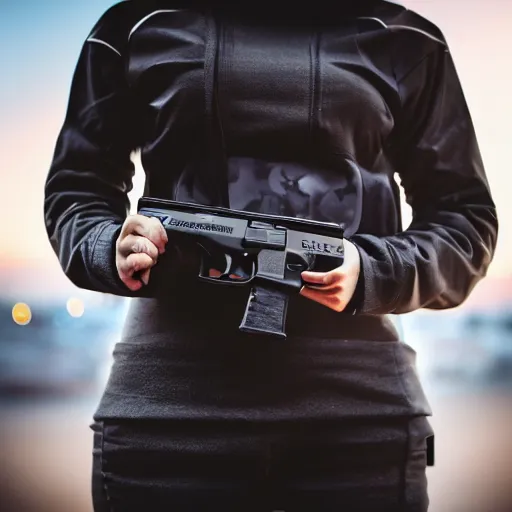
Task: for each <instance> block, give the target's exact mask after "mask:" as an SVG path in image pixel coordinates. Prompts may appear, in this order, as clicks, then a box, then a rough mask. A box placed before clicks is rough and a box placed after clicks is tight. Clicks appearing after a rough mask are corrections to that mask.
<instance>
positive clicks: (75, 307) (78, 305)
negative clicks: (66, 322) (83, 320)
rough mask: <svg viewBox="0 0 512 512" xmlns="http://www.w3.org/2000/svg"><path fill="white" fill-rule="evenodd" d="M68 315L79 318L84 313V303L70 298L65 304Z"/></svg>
mask: <svg viewBox="0 0 512 512" xmlns="http://www.w3.org/2000/svg"><path fill="white" fill-rule="evenodd" d="M66 309H67V310H68V313H69V314H70V315H71V316H72V317H74V318H80V317H81V316H82V315H83V314H84V311H85V306H84V303H83V302H82V301H81V300H80V299H76V298H71V299H69V300H68V301H67V303H66Z"/></svg>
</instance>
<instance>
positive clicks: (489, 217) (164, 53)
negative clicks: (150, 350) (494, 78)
mask: <svg viewBox="0 0 512 512" xmlns="http://www.w3.org/2000/svg"><path fill="white" fill-rule="evenodd" d="M186 5H188V6H189V5H191V3H190V2H187V3H186ZM273 5H274V7H275V2H274V3H273ZM278 5H279V7H280V9H281V8H282V9H283V10H280V9H277V8H274V7H272V8H271V7H268V8H267V7H266V4H265V3H261V4H258V8H253V9H250V10H247V9H242V8H239V9H237V10H233V9H228V8H226V7H225V8H222V9H220V8H218V9H213V12H214V14H215V16H213V17H212V15H211V14H212V13H211V12H210V10H208V9H203V8H199V7H198V8H191V7H184V8H178V7H179V4H177V3H173V2H169V1H160V2H135V1H125V2H121V3H119V4H117V5H115V6H114V7H112V8H111V9H110V10H109V11H108V12H106V13H105V14H104V16H102V18H101V19H100V21H99V22H98V23H97V24H96V26H95V27H94V29H93V30H92V32H91V34H90V36H89V37H88V38H87V40H86V42H85V44H84V46H83V50H82V52H81V55H80V58H79V62H78V65H77V68H76V72H75V75H74V79H73V84H72V89H71V96H70V101H69V108H68V112H67V116H66V120H65V122H64V126H63V128H62V131H61V133H60V136H59V138H58V141H57V146H56V150H55V155H54V158H53V162H52V164H51V169H50V172H49V175H48V179H47V182H46V188H45V219H46V227H47V230H48V235H49V237H50V240H51V243H52V244H53V247H54V248H55V251H56V252H57V254H58V257H59V260H60V263H61V265H62V267H63V269H64V271H65V272H66V275H67V276H68V277H69V279H71V280H72V281H73V282H74V283H75V284H76V285H77V286H79V287H83V288H87V289H90V290H97V291H101V292H107V293H113V294H118V295H123V296H128V297H129V296H134V295H141V293H140V292H139V293H137V294H132V293H131V292H130V291H129V290H128V289H127V288H126V287H125V286H124V285H123V283H122V282H121V281H120V280H119V279H118V277H117V274H116V268H115V261H114V245H115V240H116V237H117V236H118V234H119V230H120V226H121V224H122V223H123V220H124V218H125V216H126V214H127V211H128V207H129V205H128V198H127V193H128V192H129V190H130V188H131V180H132V175H133V169H134V167H133V164H132V162H131V161H130V153H131V152H132V150H134V149H137V148H140V149H141V155H142V162H143V165H144V169H145V172H146V174H147V182H146V187H145V194H146V195H149V196H155V197H162V198H171V199H178V200H188V201H196V202H199V203H202V204H212V203H216V201H217V197H216V195H215V187H213V188H212V183H213V184H215V179H216V178H215V179H213V180H212V178H211V176H203V175H202V174H201V172H200V170H198V169H199V167H200V163H201V157H200V156H198V155H203V156H204V155H205V152H204V148H205V147H206V145H205V143H204V133H205V130H204V127H205V117H207V116H205V112H206V113H208V112H209V111H210V110H211V109H209V105H208V104H207V103H206V102H205V84H207V83H208V80H209V79H210V78H211V76H213V77H214V78H213V80H214V84H213V87H214V89H215V91H216V93H217V101H218V112H217V114H218V115H217V116H216V120H217V125H216V126H218V127H222V130H219V133H221V134H222V140H221V141H220V142H219V143H220V144H221V145H222V149H223V151H224V154H225V155H226V156H227V160H228V169H227V170H226V178H227V180H228V182H229V203H230V206H231V207H233V208H237V209H246V210H253V211H260V212H265V213H274V214H283V215H293V216H302V217H309V218H314V219H317V220H325V221H335V222H344V223H345V224H346V226H347V238H350V240H352V242H353V243H354V244H355V245H356V246H357V247H358V249H359V252H360V255H361V262H362V271H361V277H360V280H359V285H358V290H357V293H356V295H355V297H354V299H353V301H352V303H351V305H350V308H349V312H350V313H355V314H356V315H382V314H387V313H404V312H408V311H413V310H416V309H418V308H434V309H443V308H451V307H454V306H458V305H459V304H461V303H462V302H463V301H464V300H465V298H466V297H467V296H468V294H469V293H470V292H471V290H472V289H473V287H474V286H475V284H476V283H477V282H478V281H479V280H480V279H481V278H482V277H483V276H484V275H485V273H486V270H487V268H488V265H489V263H490V262H491V259H492V255H493V251H494V249H495V244H496V238H497V231H498V223H497V218H496V211H495V206H494V203H493V200H492V198H491V193H490V191H489V186H488V183H487V180H486V176H485V172H484V167H483V165H482V161H481V157H480V152H479V149H478V146H477V142H476V139H475V132H474V129H473V125H472V121H471V118H470V114H469V112H468V107H467V105H466V101H465V99H464V95H463V91H462V89H461V85H460V83H459V79H458V76H457V72H456V69H455V66H454V63H453V60H452V56H451V54H450V52H449V49H448V46H447V44H446V42H445V39H444V37H443V35H442V33H441V32H440V31H439V29H438V28H437V27H436V26H434V25H433V24H432V23H430V22H429V21H427V20H425V19H424V18H422V17H420V16H419V15H417V14H415V13H414V12H411V11H410V10H407V9H406V8H404V7H402V6H399V5H397V4H395V3H392V2H385V1H369V2H338V3H336V5H335V6H334V7H329V8H327V7H325V8H320V9H319V8H318V5H317V2H315V3H314V7H310V8H309V10H308V11H300V10H297V9H296V8H294V7H290V6H291V5H292V4H290V3H288V5H286V6H285V5H284V4H282V3H281V4H279V3H278ZM285 7H286V8H285ZM213 20H215V21H213ZM217 43H218V44H217ZM215 57H216V58H215ZM209 59H212V60H210V61H209ZM205 61H206V62H207V63H209V62H212V61H213V62H215V63H216V65H215V66H213V67H212V66H205ZM205 70H206V71H207V73H205ZM395 176H399V177H400V179H401V182H402V185H403V187H404V190H405V193H406V197H407V200H408V202H409V204H410V205H411V207H412V210H413V214H414V215H413V221H412V224H411V225H410V226H409V227H408V229H406V230H403V229H402V226H401V220H400V208H399V189H398V186H397V185H396V182H395V180H394V178H395ZM144 293H148V292H147V291H145V292H142V294H144ZM302 300H303V301H305V299H302ZM301 307H303V310H304V311H305V313H304V315H306V317H307V315H308V313H307V311H309V309H308V308H311V309H310V311H312V312H317V311H318V310H317V309H315V307H316V306H314V305H313V304H312V303H310V302H309V301H308V305H307V306H305V305H303V306H301ZM312 314H313V313H311V314H310V317H309V318H311V319H315V318H316V317H315V316H311V315H312ZM315 314H316V313H315ZM322 314H325V315H327V316H329V315H330V316H329V318H330V320H331V321H332V322H334V323H335V322H337V321H338V320H337V318H340V315H339V314H335V313H331V312H330V311H329V312H327V311H325V312H324V313H322ZM290 321H291V322H293V319H291V320H290Z"/></svg>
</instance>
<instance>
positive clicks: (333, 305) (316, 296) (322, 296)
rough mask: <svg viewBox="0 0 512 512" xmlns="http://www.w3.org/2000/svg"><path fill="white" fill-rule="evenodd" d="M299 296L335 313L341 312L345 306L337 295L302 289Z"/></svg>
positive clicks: (343, 301) (344, 302)
mask: <svg viewBox="0 0 512 512" xmlns="http://www.w3.org/2000/svg"><path fill="white" fill-rule="evenodd" d="M300 294H301V295H302V296H303V297H306V298H307V299H310V300H312V301H314V302H318V304H321V305H322V306H325V307H327V308H329V309H332V310H333V311H336V312H341V311H343V310H344V309H345V307H346V305H347V304H346V301H345V300H344V299H343V298H342V297H340V296H339V295H338V294H332V293H330V294H328V293H322V292H320V291H318V290H311V289H309V288H307V287H304V288H303V289H302V290H301V291H300Z"/></svg>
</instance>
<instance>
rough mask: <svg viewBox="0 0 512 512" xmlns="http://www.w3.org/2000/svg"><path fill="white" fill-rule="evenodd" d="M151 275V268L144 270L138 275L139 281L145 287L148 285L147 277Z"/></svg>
mask: <svg viewBox="0 0 512 512" xmlns="http://www.w3.org/2000/svg"><path fill="white" fill-rule="evenodd" d="M150 274H151V268H148V269H146V270H144V271H143V272H142V273H141V275H140V280H141V281H142V282H143V283H144V284H145V285H147V284H148V283H149V275H150Z"/></svg>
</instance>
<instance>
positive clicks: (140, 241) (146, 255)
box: [116, 215, 168, 292]
mask: <svg viewBox="0 0 512 512" xmlns="http://www.w3.org/2000/svg"><path fill="white" fill-rule="evenodd" d="M167 242H168V238H167V233H166V232H165V229H164V227H163V226H162V223H161V222H160V221H159V220H158V219H157V218H155V217H145V216H144V215H130V216H128V217H127V218H126V220H125V222H124V224H123V227H122V228H121V233H120V235H119V238H118V239H117V241H116V268H117V273H118V274H119V277H120V278H121V281H122V282H123V283H124V284H125V285H126V286H127V287H128V288H129V289H130V290H131V291H134V292H135V291H137V290H139V289H140V288H141V287H142V286H143V284H142V283H144V284H146V285H147V284H148V282H149V274H150V272H151V268H152V267H153V265H155V263H156V262H157V260H158V256H159V255H160V254H163V253H164V252H165V246H166V244H167ZM136 273H137V276H134V274H136Z"/></svg>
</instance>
